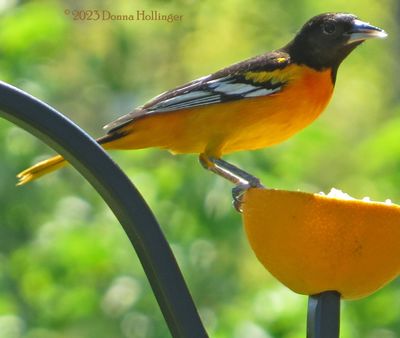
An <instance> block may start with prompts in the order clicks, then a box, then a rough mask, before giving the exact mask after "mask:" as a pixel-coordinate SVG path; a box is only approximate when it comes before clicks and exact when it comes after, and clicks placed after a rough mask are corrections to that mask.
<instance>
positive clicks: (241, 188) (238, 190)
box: [232, 179, 264, 213]
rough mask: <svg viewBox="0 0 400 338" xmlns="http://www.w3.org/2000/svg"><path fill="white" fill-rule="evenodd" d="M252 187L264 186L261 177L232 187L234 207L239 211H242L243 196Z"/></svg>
mask: <svg viewBox="0 0 400 338" xmlns="http://www.w3.org/2000/svg"><path fill="white" fill-rule="evenodd" d="M251 188H264V186H263V185H262V184H261V182H260V180H259V179H254V180H252V181H250V182H248V183H241V184H238V185H236V186H235V187H234V188H233V189H232V198H233V202H232V204H233V207H234V208H235V209H236V211H238V212H240V213H241V212H242V211H243V210H242V204H243V196H244V194H245V193H246V191H247V190H249V189H251Z"/></svg>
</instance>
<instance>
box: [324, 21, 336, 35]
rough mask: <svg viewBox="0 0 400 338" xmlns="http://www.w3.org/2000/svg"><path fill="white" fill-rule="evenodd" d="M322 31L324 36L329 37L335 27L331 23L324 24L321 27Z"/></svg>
mask: <svg viewBox="0 0 400 338" xmlns="http://www.w3.org/2000/svg"><path fill="white" fill-rule="evenodd" d="M322 31H323V32H324V34H327V35H331V34H333V33H335V31H336V25H335V24H334V23H333V22H325V23H324V24H323V25H322Z"/></svg>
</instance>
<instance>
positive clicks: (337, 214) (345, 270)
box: [242, 188, 400, 299]
mask: <svg viewBox="0 0 400 338" xmlns="http://www.w3.org/2000/svg"><path fill="white" fill-rule="evenodd" d="M242 208H243V220H244V225H245V229H246V233H247V237H248V239H249V242H250V245H251V247H252V249H253V250H254V252H255V254H256V256H257V258H258V259H259V261H260V262H261V263H262V264H263V265H264V267H265V268H266V269H267V270H268V271H269V272H270V273H271V274H272V275H273V276H275V277H276V278H277V279H278V280H279V281H281V282H282V283H283V284H285V285H286V286H287V287H289V288H290V289H292V290H293V291H295V292H297V293H300V294H305V295H312V294H318V293H320V292H323V291H329V290H335V291H338V292H339V293H340V294H341V296H342V298H344V299H355V298H361V297H365V296H367V295H369V294H371V293H373V292H374V291H376V290H378V289H379V288H381V287H382V286H384V285H385V284H386V283H388V282H389V281H391V280H392V279H394V278H395V277H397V275H398V274H399V271H400V207H399V206H398V205H395V204H390V205H389V204H387V203H380V202H366V201H361V200H345V199H339V198H331V197H327V196H324V195H319V194H309V193H304V192H294V191H283V190H269V189H262V188H255V189H249V190H248V191H247V192H246V193H245V195H244V198H243V205H242Z"/></svg>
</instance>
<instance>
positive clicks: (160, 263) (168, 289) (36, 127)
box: [0, 82, 208, 338]
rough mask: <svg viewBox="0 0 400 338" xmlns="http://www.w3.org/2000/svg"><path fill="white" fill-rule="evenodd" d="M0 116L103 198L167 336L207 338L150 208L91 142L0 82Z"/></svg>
mask: <svg viewBox="0 0 400 338" xmlns="http://www.w3.org/2000/svg"><path fill="white" fill-rule="evenodd" d="M0 116H2V117H4V118H6V119H7V120H10V121H11V122H14V123H15V124H17V125H19V126H21V127H22V128H24V129H26V130H27V131H29V132H30V133H32V134H34V135H36V136H37V137H39V138H40V139H41V140H42V141H44V142H45V143H47V144H48V145H49V146H51V147H52V148H54V149H55V150H56V151H57V152H58V153H60V154H61V155H63V156H64V157H65V158H66V159H67V160H68V161H69V162H70V163H71V164H72V165H73V166H74V167H75V168H76V169H77V170H78V171H79V172H80V173H81V174H82V175H83V176H84V177H85V178H86V179H87V180H88V181H89V182H90V183H91V184H92V186H93V187H94V188H95V189H96V190H97V191H98V192H99V194H100V195H101V196H102V197H103V199H104V200H105V201H106V203H107V204H108V205H109V207H110V208H111V209H112V211H113V212H114V214H115V216H116V217H117V218H118V220H119V221H120V223H121V225H122V226H123V228H124V230H125V232H126V234H127V235H128V237H129V239H130V241H131V243H132V244H133V246H134V248H135V250H136V252H137V255H138V256H139V259H140V261H141V263H142V265H143V268H144V270H145V272H146V274H147V277H148V279H149V282H150V284H151V286H152V288H153V292H154V294H155V296H156V298H157V301H158V304H159V305H160V308H161V310H162V312H163V315H164V317H165V320H166V322H167V324H168V326H169V329H170V331H171V334H172V336H173V337H179V338H202V337H208V335H207V333H206V331H205V329H204V327H203V325H202V323H201V320H200V317H199V315H198V313H197V310H196V307H195V305H194V303H193V300H192V297H191V295H190V293H189V291H188V289H187V286H186V284H185V281H184V279H183V276H182V273H181V271H180V269H179V267H178V265H177V263H176V261H175V257H174V255H173V253H172V251H171V249H170V247H169V245H168V243H167V241H166V239H165V237H164V235H163V233H162V231H161V229H160V227H159V225H158V223H157V221H156V219H155V218H154V216H153V214H152V212H151V210H150V209H149V207H148V206H147V204H146V203H145V201H144V200H143V198H142V196H141V195H140V194H139V192H138V191H137V190H136V188H135V187H134V186H133V184H132V183H131V181H130V180H129V179H128V178H127V177H126V176H125V174H124V173H123V172H122V171H121V170H120V169H119V167H118V166H117V165H116V164H115V163H114V162H113V161H112V160H111V159H110V157H109V156H108V155H107V154H106V153H105V152H104V151H103V149H102V148H101V147H100V146H99V145H98V144H97V143H96V141H95V140H93V139H92V138H91V137H90V136H89V135H87V134H86V133H85V132H84V131H83V130H82V129H80V128H79V127H78V126H76V125H75V124H74V123H72V122H71V121H70V120H68V119H67V118H65V117H64V116H63V115H61V114H60V113H59V112H57V111H56V110H55V109H53V108H52V107H50V106H48V105H46V104H45V103H43V102H41V101H40V100H38V99H36V98H34V97H33V96H31V95H29V94H27V93H25V92H23V91H21V90H19V89H17V88H15V87H13V86H11V85H9V84H6V83H4V82H0Z"/></svg>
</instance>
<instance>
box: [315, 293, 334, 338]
mask: <svg viewBox="0 0 400 338" xmlns="http://www.w3.org/2000/svg"><path fill="white" fill-rule="evenodd" d="M339 328H340V294H339V293H338V292H336V291H326V292H322V293H320V294H317V295H313V296H310V297H309V298H308V313H307V338H339Z"/></svg>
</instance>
